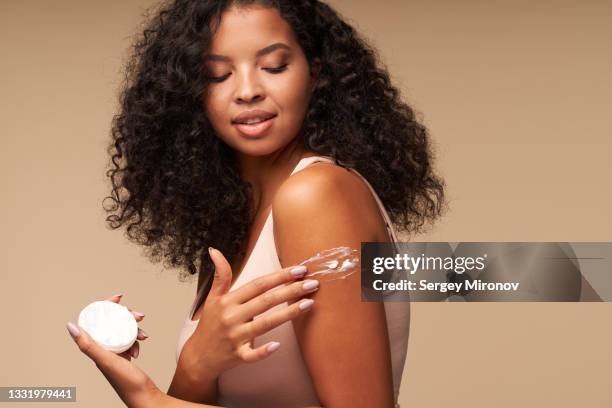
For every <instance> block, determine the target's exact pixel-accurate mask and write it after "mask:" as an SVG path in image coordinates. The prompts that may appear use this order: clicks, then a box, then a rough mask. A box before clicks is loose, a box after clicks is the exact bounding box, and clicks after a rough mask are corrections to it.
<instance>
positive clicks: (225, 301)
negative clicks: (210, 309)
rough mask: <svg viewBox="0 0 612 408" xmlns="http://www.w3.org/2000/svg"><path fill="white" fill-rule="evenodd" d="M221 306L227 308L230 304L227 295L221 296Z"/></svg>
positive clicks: (219, 300) (219, 302)
mask: <svg viewBox="0 0 612 408" xmlns="http://www.w3.org/2000/svg"><path fill="white" fill-rule="evenodd" d="M217 302H218V304H219V307H221V308H223V309H225V308H227V307H228V306H229V300H228V298H227V297H225V296H221V297H220V298H219V299H218V300H217Z"/></svg>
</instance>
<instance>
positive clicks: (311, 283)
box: [302, 279, 319, 291]
mask: <svg viewBox="0 0 612 408" xmlns="http://www.w3.org/2000/svg"><path fill="white" fill-rule="evenodd" d="M318 287H319V281H318V280H315V279H308V280H307V281H304V284H303V285H302V288H303V289H304V290H306V291H308V290H313V289H315V288H318Z"/></svg>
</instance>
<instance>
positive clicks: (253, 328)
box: [238, 299, 314, 339]
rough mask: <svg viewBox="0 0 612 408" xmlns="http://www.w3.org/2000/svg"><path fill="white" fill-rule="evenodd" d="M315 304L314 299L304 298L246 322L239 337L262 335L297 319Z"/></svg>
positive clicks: (239, 332)
mask: <svg viewBox="0 0 612 408" xmlns="http://www.w3.org/2000/svg"><path fill="white" fill-rule="evenodd" d="M313 304H314V300H313V299H302V300H300V301H299V302H295V303H293V304H292V305H290V306H287V307H286V308H284V309H282V310H278V311H275V312H272V313H270V314H267V315H265V316H262V317H260V318H258V319H254V320H252V321H250V322H247V323H244V324H242V325H241V326H240V327H239V329H238V338H241V339H253V338H255V337H257V336H261V335H262V334H264V333H267V332H269V331H270V330H272V329H273V328H275V327H277V326H279V325H281V324H283V323H285V322H287V321H289V320H292V319H295V318H296V317H298V316H299V315H301V314H302V313H305V312H307V311H309V310H310V309H312V305H313Z"/></svg>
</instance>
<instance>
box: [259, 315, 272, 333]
mask: <svg viewBox="0 0 612 408" xmlns="http://www.w3.org/2000/svg"><path fill="white" fill-rule="evenodd" d="M260 320H261V321H260V322H259V325H260V327H261V329H262V330H264V331H268V330H270V329H271V328H272V327H273V324H272V323H273V322H272V319H270V318H269V317H262V318H261V319H260Z"/></svg>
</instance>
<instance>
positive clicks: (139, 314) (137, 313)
mask: <svg viewBox="0 0 612 408" xmlns="http://www.w3.org/2000/svg"><path fill="white" fill-rule="evenodd" d="M132 313H134V314H135V315H136V316H138V317H145V315H144V313H140V312H132Z"/></svg>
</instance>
